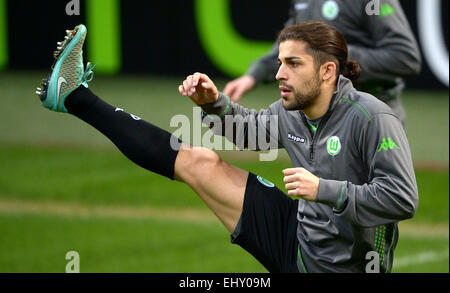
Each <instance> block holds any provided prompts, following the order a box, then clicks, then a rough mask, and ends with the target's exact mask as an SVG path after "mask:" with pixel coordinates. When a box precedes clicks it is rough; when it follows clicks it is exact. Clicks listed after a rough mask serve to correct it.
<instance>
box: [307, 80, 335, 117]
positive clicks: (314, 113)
mask: <svg viewBox="0 0 450 293" xmlns="http://www.w3.org/2000/svg"><path fill="white" fill-rule="evenodd" d="M336 88H337V87H336V85H335V86H332V87H326V88H324V89H322V91H321V93H320V95H319V97H318V98H317V99H316V102H315V103H314V104H313V105H312V106H311V107H309V108H308V109H303V110H302V112H303V114H305V115H306V117H308V118H309V119H310V120H314V119H317V118H320V117H322V116H323V115H325V113H326V112H327V111H328V108H329V107H330V102H331V98H332V97H333V93H334V92H335V91H336Z"/></svg>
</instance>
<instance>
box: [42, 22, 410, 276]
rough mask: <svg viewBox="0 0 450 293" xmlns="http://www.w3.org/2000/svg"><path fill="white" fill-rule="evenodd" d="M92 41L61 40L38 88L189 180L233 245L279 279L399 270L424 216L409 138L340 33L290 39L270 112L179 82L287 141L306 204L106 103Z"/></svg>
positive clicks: (211, 106)
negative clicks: (274, 124)
mask: <svg viewBox="0 0 450 293" xmlns="http://www.w3.org/2000/svg"><path fill="white" fill-rule="evenodd" d="M86 33H87V30H86V28H85V27H84V26H83V25H79V26H77V27H76V28H75V29H74V30H73V31H68V35H67V36H66V40H65V41H64V42H62V43H59V44H58V50H57V51H56V52H55V57H56V60H55V63H54V64H53V66H52V71H51V73H50V75H49V76H48V78H46V79H44V80H43V85H42V88H39V89H38V92H37V94H38V95H39V96H40V98H41V101H42V103H43V105H44V106H45V107H47V108H49V109H51V110H54V111H57V112H68V113H70V114H72V115H75V116H76V117H78V118H80V119H82V120H84V121H85V122H87V123H89V124H90V125H92V126H93V127H95V128H96V129H98V130H99V131H101V132H102V133H103V134H104V135H106V136H107V137H108V138H109V139H110V140H111V141H112V142H113V143H114V144H115V145H116V146H117V147H118V148H119V149H120V151H121V152H122V153H123V154H124V155H125V156H127V157H128V158H129V159H130V160H132V161H133V162H135V163H136V164H138V165H139V166H141V167H143V168H146V169H147V170H149V171H152V172H155V173H157V174H160V175H163V176H166V177H168V178H170V179H175V180H178V181H181V182H184V183H186V184H188V185H189V186H190V187H191V188H192V189H193V190H194V191H195V192H196V193H197V194H198V195H199V196H200V198H201V199H202V200H203V201H204V202H205V203H206V204H207V206H208V207H209V208H210V209H211V210H212V212H214V214H215V215H216V216H217V217H218V218H219V220H220V221H221V222H222V223H223V224H224V226H225V227H226V228H227V229H228V231H229V232H230V233H231V241H232V242H233V243H236V244H238V245H240V246H241V247H243V248H244V249H245V250H247V251H248V252H249V253H251V254H252V255H253V256H254V257H255V258H256V259H257V260H258V261H259V262H260V263H261V264H262V265H264V267H266V268H267V270H269V271H270V272H365V271H367V270H368V269H367V267H369V270H370V271H380V272H390V271H391V269H392V264H393V256H394V249H395V246H396V243H397V241H398V228H397V223H398V221H401V220H404V219H407V218H410V217H412V216H413V215H414V214H415V211H416V208H417V202H418V194H417V186H416V181H415V176H414V170H413V166H412V161H411V155H410V151H409V146H408V141H407V138H406V135H405V133H404V131H403V128H402V126H401V123H400V121H399V119H398V118H397V117H396V116H395V115H394V114H393V113H392V110H391V109H390V108H389V107H388V106H387V105H385V104H384V103H382V102H380V101H378V100H377V99H376V98H374V97H373V96H371V95H369V94H366V93H362V92H358V91H356V90H355V89H354V88H353V86H352V83H351V81H350V79H356V78H357V77H358V75H359V67H358V64H357V63H356V62H353V61H348V59H347V57H348V56H347V47H346V43H345V40H344V38H343V37H342V35H341V34H340V33H339V32H338V31H337V30H336V29H335V28H333V27H331V26H329V25H326V24H324V23H319V22H312V23H305V24H300V25H294V26H290V27H288V28H286V29H285V30H283V31H282V32H281V33H280V36H279V44H280V48H279V52H280V53H279V63H280V69H279V71H278V73H277V79H278V80H279V81H280V89H281V97H282V98H281V99H280V100H279V101H277V102H275V103H274V104H272V105H271V106H270V107H269V109H268V110H262V111H260V112H256V111H254V110H248V109H245V108H244V107H242V106H239V105H237V104H234V103H231V102H230V99H229V98H228V97H227V96H226V95H224V94H223V93H220V92H219V91H218V90H217V88H216V86H215V85H214V83H213V82H212V81H211V79H210V78H209V77H208V76H207V75H205V74H201V73H195V74H193V75H190V76H188V77H187V78H186V80H185V81H183V83H182V84H181V85H180V86H179V92H180V94H182V95H184V96H189V97H190V99H192V100H193V101H194V102H195V103H196V104H197V105H199V106H201V107H202V108H203V110H204V111H205V113H207V114H209V115H212V114H218V116H219V117H220V118H221V119H222V120H224V119H225V116H226V115H232V116H236V115H242V117H243V119H244V121H243V122H244V123H243V125H244V128H245V130H246V131H249V129H250V128H251V127H256V128H262V129H263V130H265V131H263V132H262V133H263V134H262V135H263V136H266V135H273V136H275V137H277V144H278V146H279V147H284V148H285V149H286V150H287V151H288V153H289V155H290V157H291V158H292V161H293V163H294V166H296V168H289V169H286V170H283V171H282V172H283V173H281V170H280V175H283V176H284V182H285V183H286V186H285V187H286V189H287V190H288V194H289V195H291V196H293V197H295V199H293V198H291V197H289V196H287V195H286V194H285V193H284V192H282V191H281V190H279V189H278V188H276V187H275V186H274V185H273V184H272V183H270V182H269V181H267V180H265V179H263V178H261V177H259V176H256V175H255V174H252V173H249V172H246V171H244V170H241V169H239V168H237V167H235V166H232V165H230V164H228V163H226V162H224V161H223V160H221V159H220V158H219V156H218V155H217V154H216V153H215V152H214V151H212V150H209V149H206V148H198V147H191V146H189V145H187V144H184V143H183V142H181V141H180V140H178V139H177V138H176V137H174V136H173V135H171V134H170V133H168V132H166V131H164V130H162V129H160V128H158V127H156V126H154V125H152V124H150V123H147V122H145V121H143V120H141V119H140V118H139V117H136V116H134V115H130V114H127V113H125V112H124V111H123V110H122V109H120V108H115V107H113V106H111V105H109V104H107V103H106V102H104V101H103V100H101V99H100V98H99V97H97V96H96V95H95V94H94V93H92V92H91V91H90V90H89V89H88V82H89V81H91V80H92V77H93V72H92V66H91V65H90V63H88V64H87V67H86V69H85V68H84V67H83V60H82V46H83V42H84V39H85V36H86ZM347 77H348V78H350V79H348V78H347ZM262 114H269V115H277V116H278V128H277V132H278V133H272V132H271V131H266V130H267V129H269V127H268V125H267V123H265V122H263V120H261V117H262ZM216 118H217V117H216ZM267 121H271V120H267ZM222 125H224V124H222ZM224 127H225V128H226V127H233V126H230V125H224ZM258 133H261V132H258ZM293 136H295V137H301V138H302V139H301V140H297V139H292V137H293ZM229 139H231V140H233V141H235V140H236V136H232V137H229ZM253 139H256V138H253ZM245 143H246V144H249V143H251V141H249V139H248V138H246V139H245ZM373 255H375V256H374V257H373V259H372V256H373ZM368 256H371V257H369V258H368ZM374 260H375V263H369V261H374Z"/></svg>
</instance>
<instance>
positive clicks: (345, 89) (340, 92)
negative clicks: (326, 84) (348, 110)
mask: <svg viewBox="0 0 450 293" xmlns="http://www.w3.org/2000/svg"><path fill="white" fill-rule="evenodd" d="M354 90H355V88H354V87H353V84H352V81H351V80H350V79H348V78H346V77H344V76H343V75H340V76H339V80H338V84H337V87H336V91H335V92H334V93H333V96H332V97H331V101H330V105H329V107H328V111H327V112H332V111H333V110H334V108H335V107H336V105H337V104H339V102H340V101H341V99H342V98H343V97H345V96H347V95H348V94H349V93H350V92H351V91H354Z"/></svg>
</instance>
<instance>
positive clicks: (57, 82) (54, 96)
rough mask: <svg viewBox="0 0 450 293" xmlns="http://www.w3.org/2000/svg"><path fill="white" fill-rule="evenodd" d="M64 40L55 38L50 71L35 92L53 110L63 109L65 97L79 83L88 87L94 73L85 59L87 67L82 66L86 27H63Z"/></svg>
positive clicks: (62, 110) (92, 67)
mask: <svg viewBox="0 0 450 293" xmlns="http://www.w3.org/2000/svg"><path fill="white" fill-rule="evenodd" d="M66 33H67V35H66V36H65V37H64V41H62V42H58V43H57V44H58V47H57V50H56V51H55V52H54V53H53V57H54V58H55V61H54V63H53V65H52V67H51V71H50V74H49V76H48V77H47V78H44V79H43V80H42V84H41V87H40V88H38V89H37V91H36V94H37V95H38V96H39V97H40V99H41V102H42V104H43V105H44V107H46V108H48V109H50V110H53V111H56V112H66V113H67V109H66V107H65V106H64V101H65V100H66V98H67V97H68V96H69V95H70V93H72V92H73V91H74V90H75V89H77V88H78V87H79V86H80V85H83V86H85V87H86V88H87V87H88V84H87V83H88V82H90V81H91V80H92V78H93V76H94V72H93V69H94V67H95V66H91V64H90V63H89V62H88V63H87V65H86V70H85V69H84V66H83V44H84V40H85V38H86V34H87V29H86V27H85V26H84V25H82V24H80V25H78V26H77V27H75V28H74V29H73V30H71V31H69V30H68V31H66Z"/></svg>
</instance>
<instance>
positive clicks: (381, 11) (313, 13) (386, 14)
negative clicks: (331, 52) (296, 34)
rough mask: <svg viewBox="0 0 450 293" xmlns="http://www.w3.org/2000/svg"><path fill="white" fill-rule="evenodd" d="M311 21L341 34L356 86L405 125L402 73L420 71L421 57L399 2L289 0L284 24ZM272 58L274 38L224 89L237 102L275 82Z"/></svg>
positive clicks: (404, 74) (273, 60)
mask: <svg viewBox="0 0 450 293" xmlns="http://www.w3.org/2000/svg"><path fill="white" fill-rule="evenodd" d="M369 14H370V15H369ZM312 20H315V21H322V22H325V23H328V24H330V25H332V26H334V27H336V28H337V29H338V30H339V31H340V32H341V33H342V34H343V35H344V38H345V39H346V41H347V42H348V44H349V45H348V51H349V58H350V59H352V60H356V61H357V62H358V63H359V64H360V66H361V69H362V74H361V78H360V79H359V82H357V83H355V86H356V88H357V89H358V90H361V91H364V92H367V93H370V94H372V95H374V96H375V97H377V98H378V99H380V100H381V101H383V102H385V103H386V104H388V105H389V106H390V107H391V108H392V109H393V111H394V113H395V114H396V115H397V117H399V118H400V120H401V121H402V123H403V126H404V127H406V113H405V110H404V108H403V104H402V101H401V94H402V92H403V89H404V87H405V85H404V81H403V79H402V77H405V76H410V75H414V74H418V73H420V69H421V62H422V61H421V56H420V51H419V46H418V45H417V41H416V40H415V38H414V35H413V33H412V31H411V28H410V26H409V23H408V20H407V19H406V17H405V14H404V12H403V9H402V7H401V5H400V3H399V1H398V0H383V1H379V0H326V1H325V0H300V1H299V0H292V5H291V9H290V18H289V20H288V21H287V22H286V26H288V25H291V24H294V23H300V22H306V21H312ZM277 57H278V44H277V43H276V42H275V44H274V46H273V47H272V50H271V51H270V52H269V53H268V54H267V55H265V56H262V57H261V58H260V59H259V60H257V61H255V62H254V63H253V64H252V66H251V67H250V68H249V70H248V71H247V73H246V74H245V75H244V76H242V77H240V78H238V79H235V80H233V81H230V82H229V83H227V85H226V86H225V89H224V93H225V94H226V95H228V96H229V97H230V98H231V100H232V101H233V102H238V101H239V100H240V99H241V97H242V96H243V95H244V94H245V93H246V92H248V91H250V90H251V89H253V88H254V87H255V86H256V85H258V84H260V83H262V82H270V81H274V80H275V75H276V73H277V71H278V66H277Z"/></svg>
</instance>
